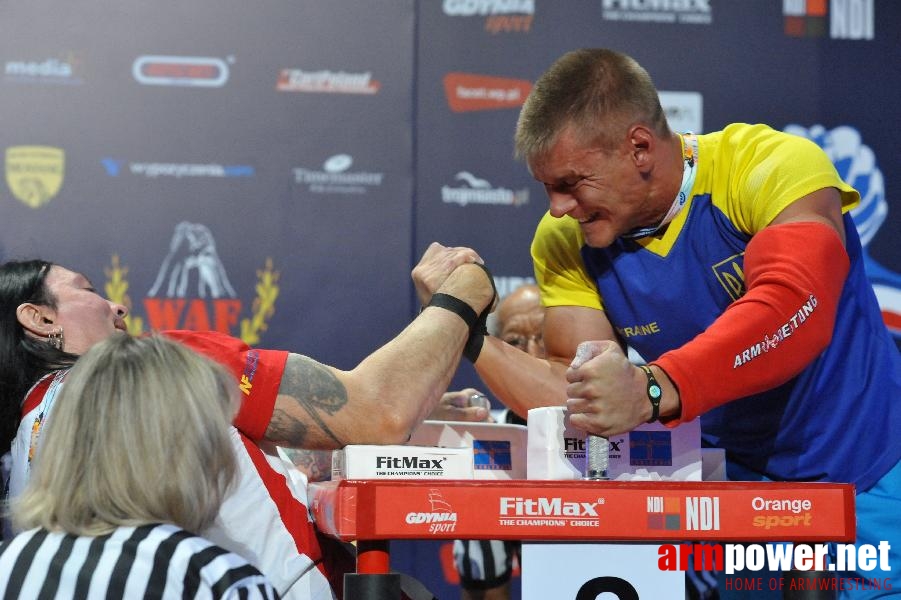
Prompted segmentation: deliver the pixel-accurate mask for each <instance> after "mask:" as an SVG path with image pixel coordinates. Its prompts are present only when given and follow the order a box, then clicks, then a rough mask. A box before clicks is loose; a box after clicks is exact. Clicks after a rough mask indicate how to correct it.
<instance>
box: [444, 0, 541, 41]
mask: <svg viewBox="0 0 901 600" xmlns="http://www.w3.org/2000/svg"><path fill="white" fill-rule="evenodd" d="M441 8H442V10H443V11H444V14H445V15H447V16H449V17H485V31H487V32H488V33H490V34H492V35H494V34H497V33H504V32H511V33H528V32H529V30H530V29H531V28H532V20H533V19H534V18H535V0H444V1H443V3H442V5H441Z"/></svg>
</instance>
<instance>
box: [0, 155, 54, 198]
mask: <svg viewBox="0 0 901 600" xmlns="http://www.w3.org/2000/svg"><path fill="white" fill-rule="evenodd" d="M65 171H66V153H65V152H64V151H63V150H62V149H61V148H55V147H53V146H10V147H9V148H7V149H6V162H5V172H6V185H7V186H9V191H10V192H12V195H13V196H15V197H16V198H17V199H19V200H20V201H21V202H22V203H23V204H25V205H26V206H28V207H30V208H40V207H41V206H43V205H45V204H47V203H48V202H50V200H52V199H53V197H54V196H56V195H57V194H58V193H59V190H60V188H61V187H62V185H63V178H64V176H65Z"/></svg>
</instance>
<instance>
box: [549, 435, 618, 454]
mask: <svg viewBox="0 0 901 600" xmlns="http://www.w3.org/2000/svg"><path fill="white" fill-rule="evenodd" d="M608 443H609V444H610V452H621V450H620V448H619V445H620V444H622V443H623V440H619V441H614V440H608ZM563 449H564V450H566V451H571V450H578V451H580V452H584V451H585V438H571V437H565V438H563Z"/></svg>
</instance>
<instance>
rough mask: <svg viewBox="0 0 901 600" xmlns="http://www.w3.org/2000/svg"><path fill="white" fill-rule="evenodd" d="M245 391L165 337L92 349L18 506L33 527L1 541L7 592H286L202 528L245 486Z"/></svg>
mask: <svg viewBox="0 0 901 600" xmlns="http://www.w3.org/2000/svg"><path fill="white" fill-rule="evenodd" d="M239 398H240V394H239V393H238V390H237V387H236V386H235V384H234V381H233V379H232V378H231V377H230V376H229V375H228V374H227V373H226V372H225V370H224V369H223V368H222V367H220V366H219V365H217V364H215V363H213V362H212V361H210V360H208V359H206V358H204V357H202V356H200V355H198V354H196V353H194V352H193V351H191V350H189V349H188V348H186V347H184V346H182V345H181V344H179V343H177V342H174V341H171V340H167V339H166V338H163V337H159V336H151V337H145V338H133V337H131V336H128V335H125V334H121V335H114V336H111V337H109V338H108V339H106V340H105V341H103V342H100V343H98V344H96V345H95V346H94V347H92V348H91V349H90V350H88V351H87V352H86V353H85V354H84V355H82V356H81V357H80V358H79V360H78V362H77V364H76V365H75V366H74V367H72V369H71V370H70V371H68V373H67V375H66V377H65V386H63V388H62V389H61V391H60V393H59V395H58V396H57V397H56V400H55V404H56V406H55V407H54V410H53V417H52V419H47V422H46V423H42V424H41V425H42V426H46V430H45V433H44V435H45V436H46V437H45V439H43V440H42V443H41V446H40V448H39V451H38V452H37V453H36V455H35V456H34V457H32V465H31V468H32V473H31V477H30V479H29V482H28V485H27V486H26V488H25V491H24V492H23V493H22V494H21V495H20V496H19V497H18V498H16V499H15V501H14V502H13V504H12V518H13V521H14V523H15V525H16V526H17V528H20V529H25V531H23V532H22V533H20V534H19V535H17V536H16V537H14V538H13V539H12V540H10V541H7V542H5V543H3V544H2V545H0V594H2V595H3V597H5V598H8V597H22V598H37V597H54V596H55V597H71V598H139V597H161V598H169V597H179V598H195V597H196V598H232V597H234V598H238V597H240V598H276V597H277V595H276V592H275V590H274V589H273V587H272V585H271V584H270V583H269V581H268V580H267V579H266V578H265V577H264V576H263V575H262V574H261V573H260V572H259V571H258V570H257V569H256V568H255V567H253V566H251V565H250V564H249V563H248V562H247V561H246V560H245V559H243V558H241V557H239V556H238V555H237V554H233V553H231V552H228V551H226V550H224V549H222V548H220V547H218V546H216V545H214V544H213V543H212V542H210V541H208V540H207V539H205V538H202V537H199V536H197V535H195V534H194V533H191V532H198V531H203V530H205V529H207V528H208V527H209V526H210V525H211V524H213V522H214V521H215V520H216V517H217V515H218V513H219V508H220V505H221V504H222V501H223V499H224V498H225V496H226V495H227V494H228V493H229V489H230V488H231V486H232V482H233V479H234V477H235V473H236V463H235V456H234V452H233V450H232V444H231V441H230V437H229V436H230V432H229V428H230V427H231V425H230V422H231V420H232V417H233V416H234V414H235V412H236V411H237V408H238V405H239ZM49 414H50V411H49V410H48V411H45V415H46V416H49Z"/></svg>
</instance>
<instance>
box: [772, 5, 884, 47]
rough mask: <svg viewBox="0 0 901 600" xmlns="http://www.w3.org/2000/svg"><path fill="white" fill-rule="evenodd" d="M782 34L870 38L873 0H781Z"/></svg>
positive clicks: (872, 30) (872, 29)
mask: <svg viewBox="0 0 901 600" xmlns="http://www.w3.org/2000/svg"><path fill="white" fill-rule="evenodd" d="M782 14H783V15H784V19H785V35H788V36H792V37H825V36H826V33H827V32H828V33H829V37H830V38H832V39H838V40H872V39H873V32H874V29H875V24H874V21H875V19H874V16H873V0H828V1H827V0H782Z"/></svg>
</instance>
